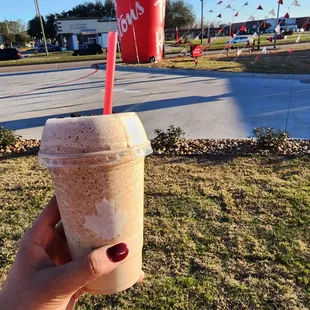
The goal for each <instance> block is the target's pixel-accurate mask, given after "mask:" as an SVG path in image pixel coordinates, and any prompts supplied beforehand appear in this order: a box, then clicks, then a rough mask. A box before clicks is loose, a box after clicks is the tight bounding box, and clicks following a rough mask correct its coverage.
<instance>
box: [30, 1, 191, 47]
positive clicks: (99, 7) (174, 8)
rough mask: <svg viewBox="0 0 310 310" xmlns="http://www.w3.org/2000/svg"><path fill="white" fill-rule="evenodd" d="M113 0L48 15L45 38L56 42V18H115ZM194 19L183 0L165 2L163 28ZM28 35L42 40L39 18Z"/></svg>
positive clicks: (46, 17) (184, 23) (186, 24)
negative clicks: (164, 22)
mask: <svg viewBox="0 0 310 310" xmlns="http://www.w3.org/2000/svg"><path fill="white" fill-rule="evenodd" d="M115 14H116V13H115V9H114V4H113V0H105V2H104V3H102V2H101V1H95V2H85V3H84V4H79V5H76V6H75V7H73V8H72V9H71V10H69V11H63V12H61V13H54V14H48V15H46V16H45V18H42V19H43V25H44V30H45V34H46V37H47V38H48V39H50V40H52V41H54V40H56V37H57V32H56V29H55V20H56V19H57V18H79V17H98V18H102V17H112V18H115V17H116V16H115ZM195 20H196V17H195V13H194V10H193V7H192V6H191V5H190V4H188V3H186V2H185V1H184V0H167V4H166V24H165V28H175V27H179V28H181V27H187V26H190V27H191V26H192V25H193V24H194V23H195ZM28 34H29V35H30V37H31V38H33V39H38V40H42V31H41V25H40V19H39V17H34V18H33V19H31V20H30V21H29V22H28Z"/></svg>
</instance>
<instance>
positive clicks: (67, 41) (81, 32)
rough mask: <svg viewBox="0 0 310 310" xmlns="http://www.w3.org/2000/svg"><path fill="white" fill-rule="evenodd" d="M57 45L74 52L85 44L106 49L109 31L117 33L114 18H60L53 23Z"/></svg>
mask: <svg viewBox="0 0 310 310" xmlns="http://www.w3.org/2000/svg"><path fill="white" fill-rule="evenodd" d="M55 27H56V29H57V35H58V41H59V45H60V46H62V47H66V48H67V49H68V50H76V49H78V48H79V45H82V44H85V43H90V44H91V43H97V44H100V45H101V46H102V47H104V48H106V47H107V41H108V40H107V39H108V32H109V31H117V22H116V19H115V18H114V19H113V18H104V19H98V18H89V17H88V18H61V19H57V20H56V22H55Z"/></svg>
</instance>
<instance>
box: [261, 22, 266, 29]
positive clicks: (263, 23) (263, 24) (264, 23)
mask: <svg viewBox="0 0 310 310" xmlns="http://www.w3.org/2000/svg"><path fill="white" fill-rule="evenodd" d="M262 27H263V28H266V21H265V20H263V22H262Z"/></svg>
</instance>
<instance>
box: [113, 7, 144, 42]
mask: <svg viewBox="0 0 310 310" xmlns="http://www.w3.org/2000/svg"><path fill="white" fill-rule="evenodd" d="M143 14H144V8H143V7H142V6H141V5H140V3H139V2H138V1H137V2H136V4H135V9H131V10H130V13H129V14H128V13H127V14H126V16H125V17H124V15H123V14H121V15H120V17H119V18H118V19H117V24H118V29H119V34H120V36H121V37H122V36H123V35H124V33H126V32H127V31H128V25H130V26H132V24H133V21H134V20H138V19H139V16H141V15H143Z"/></svg>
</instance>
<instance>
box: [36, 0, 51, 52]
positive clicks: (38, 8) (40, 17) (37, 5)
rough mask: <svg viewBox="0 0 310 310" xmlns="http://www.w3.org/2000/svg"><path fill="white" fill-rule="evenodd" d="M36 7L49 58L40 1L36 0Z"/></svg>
mask: <svg viewBox="0 0 310 310" xmlns="http://www.w3.org/2000/svg"><path fill="white" fill-rule="evenodd" d="M34 5H35V7H36V11H37V15H38V17H39V19H40V24H41V30H42V35H43V40H44V47H45V54H46V56H48V49H47V44H46V37H45V31H44V25H43V20H42V16H41V13H40V7H39V3H38V0H34Z"/></svg>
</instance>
